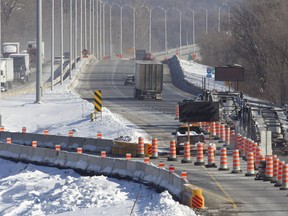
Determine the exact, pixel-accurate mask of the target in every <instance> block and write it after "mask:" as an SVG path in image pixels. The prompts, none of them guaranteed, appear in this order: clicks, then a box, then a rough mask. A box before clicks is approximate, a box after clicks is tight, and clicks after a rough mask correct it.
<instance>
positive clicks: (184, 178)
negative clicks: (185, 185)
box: [181, 171, 188, 180]
mask: <svg viewBox="0 0 288 216" xmlns="http://www.w3.org/2000/svg"><path fill="white" fill-rule="evenodd" d="M187 177H188V175H187V172H185V171H182V172H181V178H182V179H183V180H186V179H187Z"/></svg>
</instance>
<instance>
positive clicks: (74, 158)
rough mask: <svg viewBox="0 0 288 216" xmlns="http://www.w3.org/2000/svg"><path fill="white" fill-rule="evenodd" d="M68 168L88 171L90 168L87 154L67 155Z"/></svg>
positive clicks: (66, 164)
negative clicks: (88, 167)
mask: <svg viewBox="0 0 288 216" xmlns="http://www.w3.org/2000/svg"><path fill="white" fill-rule="evenodd" d="M65 166H66V167H69V168H72V169H73V168H74V169H81V170H86V168H87V166H88V158H87V155H85V154H77V153H71V152H69V154H67V161H66V163H65Z"/></svg>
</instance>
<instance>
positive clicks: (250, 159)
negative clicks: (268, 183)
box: [245, 152, 255, 176]
mask: <svg viewBox="0 0 288 216" xmlns="http://www.w3.org/2000/svg"><path fill="white" fill-rule="evenodd" d="M245 176H255V169H254V154H253V152H248V154H247V172H246V174H245Z"/></svg>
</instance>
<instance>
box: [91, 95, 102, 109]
mask: <svg viewBox="0 0 288 216" xmlns="http://www.w3.org/2000/svg"><path fill="white" fill-rule="evenodd" d="M93 104H94V112H96V113H97V112H102V92H101V90H95V91H94V103H93Z"/></svg>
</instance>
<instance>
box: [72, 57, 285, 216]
mask: <svg viewBox="0 0 288 216" xmlns="http://www.w3.org/2000/svg"><path fill="white" fill-rule="evenodd" d="M134 63H135V62H134V61H132V60H127V61H121V60H113V61H99V62H93V63H91V64H90V65H88V69H87V70H86V71H84V72H82V74H80V75H79V84H78V86H77V88H76V90H77V92H78V93H79V94H80V96H81V97H82V98H84V99H87V100H89V101H91V102H92V101H93V91H94V90H96V89H99V90H101V91H102V95H103V96H102V99H103V106H105V107H107V108H108V109H110V110H111V112H113V113H117V114H120V115H122V116H123V117H124V118H126V119H128V120H129V121H131V122H132V123H133V124H135V125H136V126H135V125H131V127H133V128H137V127H139V128H141V129H143V130H145V131H146V132H147V133H148V134H149V135H151V137H157V138H158V140H159V149H162V150H164V151H165V150H166V152H167V150H168V149H169V140H170V139H171V132H172V131H173V130H174V129H175V128H176V127H177V126H178V125H179V122H178V121H177V120H175V119H174V118H175V105H176V103H177V102H178V101H181V100H182V99H184V98H191V97H194V96H192V95H190V94H189V93H186V92H183V91H181V90H179V89H177V88H175V87H174V86H173V85H172V84H171V82H170V77H169V69H168V68H165V79H164V90H163V101H138V100H134V99H133V91H134V89H133V86H124V80H123V78H124V77H125V76H126V75H128V74H133V73H134ZM111 127H113V125H111ZM216 144H217V147H218V149H219V148H220V147H221V145H222V144H221V143H216ZM230 149H233V146H231V147H230ZM228 152H229V154H230V155H229V156H228V167H230V170H227V171H218V168H219V164H220V162H219V152H218V153H217V155H216V156H215V161H216V164H217V166H218V167H217V168H205V167H204V166H195V165H194V162H195V160H196V158H195V156H192V160H193V163H181V159H182V156H178V161H176V162H171V161H169V162H167V155H165V154H161V156H160V157H159V158H158V159H155V160H153V161H152V162H153V163H155V164H158V163H159V161H163V162H164V163H165V166H166V168H167V167H168V165H169V164H173V165H174V166H175V167H176V172H177V173H180V172H181V171H187V172H188V180H189V182H190V183H191V184H193V185H195V186H197V187H200V188H203V195H204V197H205V205H206V207H207V209H206V210H204V212H205V215H288V205H287V203H288V197H287V191H285V190H279V188H276V187H274V186H273V184H271V183H270V182H263V181H262V180H261V181H255V180H254V177H253V176H250V177H246V176H245V172H246V162H245V161H243V160H241V169H242V170H243V173H241V174H231V170H232V157H231V150H230V151H228ZM204 159H205V161H206V162H207V156H205V157H204ZM256 172H257V171H256ZM204 212H203V213H204Z"/></svg>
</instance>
